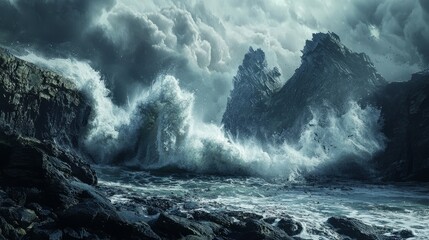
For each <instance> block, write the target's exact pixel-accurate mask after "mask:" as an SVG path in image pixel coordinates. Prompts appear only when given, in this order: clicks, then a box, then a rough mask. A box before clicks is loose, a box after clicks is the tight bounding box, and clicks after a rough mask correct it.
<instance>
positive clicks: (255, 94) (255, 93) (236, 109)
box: [222, 48, 281, 136]
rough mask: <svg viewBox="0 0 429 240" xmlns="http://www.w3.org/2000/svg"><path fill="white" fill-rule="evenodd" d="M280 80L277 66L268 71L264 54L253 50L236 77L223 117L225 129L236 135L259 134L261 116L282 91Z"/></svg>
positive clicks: (259, 50) (246, 56)
mask: <svg viewBox="0 0 429 240" xmlns="http://www.w3.org/2000/svg"><path fill="white" fill-rule="evenodd" d="M279 77H280V72H279V70H278V69H277V68H276V67H275V68H273V69H269V68H268V64H267V61H266V59H265V53H264V52H263V51H262V50H261V49H257V50H253V48H250V49H249V52H248V53H247V54H246V55H245V56H244V60H243V63H242V65H241V66H240V67H239V68H238V72H237V75H236V76H235V77H234V89H233V90H232V91H231V95H230V96H229V98H228V104H227V106H226V110H225V113H224V115H223V118H222V123H223V124H224V127H225V129H227V130H228V131H229V132H230V133H231V134H233V135H240V136H252V135H253V136H254V135H258V134H259V133H260V132H259V131H258V130H259V126H260V125H261V122H260V120H261V118H260V117H259V116H260V115H261V113H262V112H263V111H265V109H266V108H267V103H268V101H269V100H270V98H271V97H272V95H273V94H274V93H275V92H277V91H278V90H279V89H280V87H281V83H280V79H279Z"/></svg>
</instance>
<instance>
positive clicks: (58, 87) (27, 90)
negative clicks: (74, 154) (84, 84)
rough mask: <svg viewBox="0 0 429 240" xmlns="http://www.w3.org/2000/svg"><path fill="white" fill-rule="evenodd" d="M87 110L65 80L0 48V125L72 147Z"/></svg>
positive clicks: (82, 100)
mask: <svg viewBox="0 0 429 240" xmlns="http://www.w3.org/2000/svg"><path fill="white" fill-rule="evenodd" d="M89 112H90V107H89V105H88V103H87V102H86V101H85V99H84V98H83V96H82V95H81V94H80V93H79V92H78V91H77V90H76V88H75V86H74V84H73V83H71V82H70V81H69V80H67V79H64V78H62V77H60V76H59V75H57V74H55V73H53V72H50V71H47V70H42V69H40V68H38V67H36V66H35V65H33V64H31V63H27V62H25V61H23V60H20V59H18V58H16V57H14V56H13V55H11V54H10V53H8V52H7V50H4V49H0V126H2V127H5V126H7V127H9V128H10V129H11V130H13V131H15V132H17V133H19V134H22V135H24V136H29V137H35V138H37V139H50V140H52V139H55V140H56V141H57V142H59V143H63V144H70V143H71V144H72V145H75V146H76V145H77V141H78V137H79V135H80V134H81V133H82V131H83V127H84V126H85V125H86V123H87V121H88V117H89Z"/></svg>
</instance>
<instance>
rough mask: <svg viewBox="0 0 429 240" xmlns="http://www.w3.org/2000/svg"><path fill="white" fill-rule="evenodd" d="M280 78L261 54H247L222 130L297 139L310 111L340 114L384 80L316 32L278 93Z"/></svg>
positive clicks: (364, 59) (364, 60)
mask: <svg viewBox="0 0 429 240" xmlns="http://www.w3.org/2000/svg"><path fill="white" fill-rule="evenodd" d="M279 77H280V74H279V73H278V71H276V69H273V70H269V69H268V66H267V63H266V61H265V56H264V54H263V52H262V50H260V49H258V50H257V51H253V49H251V50H250V52H249V53H248V54H246V56H245V59H244V61H243V64H242V65H241V66H240V68H239V70H238V73H237V76H236V77H235V78H234V90H233V91H232V92H231V96H230V98H229V101H228V105H227V109H226V112H225V114H224V116H223V123H224V125H225V128H226V129H227V130H229V131H231V132H232V133H237V132H241V133H244V135H245V136H246V135H253V136H264V135H265V136H267V138H272V136H273V134H274V135H275V136H280V138H281V139H284V138H287V137H291V136H294V135H296V134H299V132H300V131H301V128H300V127H299V126H301V125H303V124H305V123H307V122H308V121H309V120H310V119H311V109H312V108H318V109H320V108H321V107H329V108H330V109H334V110H336V111H338V113H339V114H341V113H343V112H344V111H345V110H346V109H345V107H346V106H347V104H348V102H349V101H351V100H353V101H359V100H361V99H363V98H366V97H368V96H369V95H371V94H372V93H373V92H375V91H377V89H379V88H380V87H381V86H383V85H385V84H386V81H385V80H384V79H383V78H382V77H381V76H380V74H378V73H377V71H376V69H375V68H374V65H373V64H372V62H371V60H370V59H369V57H368V56H367V55H365V54H364V53H355V52H352V51H351V50H349V49H348V48H347V47H345V46H344V45H343V44H342V43H341V41H340V38H339V37H338V36H337V35H336V34H334V33H317V34H314V35H313V39H312V40H308V41H307V42H306V45H305V47H304V50H303V55H302V64H301V66H300V67H299V68H298V69H297V70H296V71H295V74H294V75H293V76H292V77H291V78H290V79H289V80H288V81H286V84H284V86H283V87H281V89H279V85H280V82H281V81H280V80H279Z"/></svg>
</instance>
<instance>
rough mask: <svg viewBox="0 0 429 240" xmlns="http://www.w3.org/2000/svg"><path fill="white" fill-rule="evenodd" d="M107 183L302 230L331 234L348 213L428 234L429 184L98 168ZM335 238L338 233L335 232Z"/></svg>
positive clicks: (181, 206)
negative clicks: (285, 220) (290, 222)
mask: <svg viewBox="0 0 429 240" xmlns="http://www.w3.org/2000/svg"><path fill="white" fill-rule="evenodd" d="M96 170H97V173H98V176H99V178H100V181H99V184H100V185H101V186H102V187H109V188H119V189H125V190H126V191H121V192H120V193H118V194H115V195H113V196H112V197H111V200H112V201H122V202H126V201H128V199H127V194H126V193H124V192H127V193H129V194H130V195H131V194H134V195H135V194H138V195H140V196H142V197H151V196H157V197H162V198H167V199H169V198H174V199H182V200H179V201H178V202H177V206H176V207H175V208H176V209H175V210H176V211H177V210H178V211H181V212H184V213H186V212H187V211H189V210H191V209H196V208H197V209H205V210H207V211H218V210H241V211H249V212H254V213H258V214H261V215H263V216H264V217H281V216H284V215H291V216H293V217H294V219H296V220H298V221H300V222H301V223H302V224H303V225H304V232H303V233H302V234H301V235H299V236H300V237H303V238H311V239H332V238H333V237H332V236H335V233H333V232H332V231H331V230H329V228H328V227H327V226H326V220H327V219H328V218H329V217H331V216H336V215H345V216H348V217H353V218H357V219H360V220H362V221H363V222H365V223H367V224H373V225H377V226H380V227H387V228H391V229H394V230H401V229H410V230H412V231H413V233H414V234H415V235H416V237H415V238H413V239H429V185H428V184H421V183H415V184H414V183H407V184H374V183H361V182H353V181H348V182H345V181H335V180H334V181H323V182H311V183H309V182H306V183H302V182H288V181H283V180H281V179H269V180H267V179H262V178H256V177H227V176H202V175H190V174H155V173H149V172H135V171H127V170H123V169H120V168H113V167H96ZM334 238H335V237H334Z"/></svg>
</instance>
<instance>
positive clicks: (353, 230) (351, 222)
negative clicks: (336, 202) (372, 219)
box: [328, 217, 382, 240]
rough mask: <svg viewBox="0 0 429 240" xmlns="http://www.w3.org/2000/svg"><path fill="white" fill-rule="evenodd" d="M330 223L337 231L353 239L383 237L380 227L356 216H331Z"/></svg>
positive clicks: (369, 239) (368, 239)
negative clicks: (373, 225)
mask: <svg viewBox="0 0 429 240" xmlns="http://www.w3.org/2000/svg"><path fill="white" fill-rule="evenodd" d="M328 223H329V224H330V225H331V226H332V228H333V229H334V230H335V231H336V232H337V233H339V234H341V235H345V236H347V237H350V238H353V239H367V240H371V239H374V240H378V239H382V237H381V236H380V234H379V230H378V229H376V228H375V227H372V226H370V225H367V224H365V223H363V222H362V221H360V220H357V219H354V218H348V217H330V218H329V219H328Z"/></svg>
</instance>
